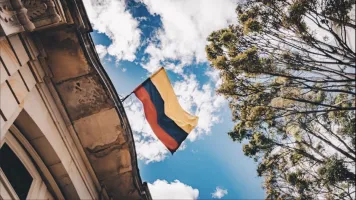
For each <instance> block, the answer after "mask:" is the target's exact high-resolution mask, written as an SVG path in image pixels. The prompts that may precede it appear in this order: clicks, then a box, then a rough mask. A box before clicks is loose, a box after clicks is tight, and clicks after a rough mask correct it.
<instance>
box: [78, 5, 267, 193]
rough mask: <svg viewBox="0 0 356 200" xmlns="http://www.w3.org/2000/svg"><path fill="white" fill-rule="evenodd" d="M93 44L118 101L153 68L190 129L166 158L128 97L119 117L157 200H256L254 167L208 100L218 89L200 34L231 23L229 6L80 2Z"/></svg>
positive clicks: (215, 102)
mask: <svg viewBox="0 0 356 200" xmlns="http://www.w3.org/2000/svg"><path fill="white" fill-rule="evenodd" d="M84 2H85V5H86V8H87V12H88V15H89V17H90V20H91V22H92V25H93V28H94V32H93V33H92V37H93V40H94V42H95V44H96V48H97V51H98V53H99V56H100V58H101V60H102V63H103V66H104V67H105V69H106V70H107V72H108V74H109V76H110V78H111V80H112V82H113V83H114V85H115V87H116V89H117V91H118V93H119V94H120V95H121V96H125V95H127V94H128V93H130V92H131V91H132V90H133V89H134V88H135V87H136V86H138V85H139V84H140V83H141V82H142V81H143V80H145V79H146V78H147V77H148V76H149V74H151V73H152V72H153V71H155V70H156V69H157V68H159V67H160V66H164V67H165V68H166V70H167V71H168V76H169V78H170V80H171V82H172V84H173V87H174V89H175V92H176V94H177V96H178V99H179V102H180V103H181V104H182V107H183V108H185V109H186V110H187V111H189V112H190V113H192V114H194V115H197V116H199V118H200V119H199V124H198V127H197V128H196V129H195V130H194V131H193V132H192V133H191V134H190V135H189V137H188V138H187V140H186V141H185V142H184V143H183V145H182V146H181V148H180V149H179V150H178V151H177V152H176V153H175V154H174V156H171V155H170V153H169V152H168V151H167V150H166V149H165V147H164V146H163V144H162V143H160V141H158V140H157V138H156V136H155V135H154V134H153V132H152V130H151V129H150V127H149V125H148V124H147V122H146V120H145V118H144V113H143V109H142V105H141V103H140V102H139V101H138V100H137V99H136V97H135V96H134V95H132V96H131V97H130V98H128V99H127V100H126V101H125V104H124V106H125V110H126V112H127V115H128V117H129V120H130V122H131V126H132V129H133V131H134V134H135V135H134V137H135V143H136V149H137V153H138V159H139V168H140V173H141V177H142V179H143V180H144V181H147V182H148V183H149V187H150V190H151V193H152V196H153V197H154V198H157V199H172V198H179V199H211V198H222V199H263V197H264V191H263V189H262V187H261V184H262V179H261V178H258V177H257V173H256V163H254V162H253V160H252V159H249V158H247V157H246V156H244V155H243V152H242V147H241V144H239V143H235V142H232V141H231V139H230V138H229V137H228V135H227V132H228V131H229V130H231V129H232V127H233V122H231V113H230V111H229V109H228V105H227V102H226V101H225V100H224V98H223V97H222V96H218V95H216V94H215V92H214V91H215V89H216V87H218V85H219V83H220V81H219V79H218V73H217V72H216V71H213V70H212V69H211V67H210V66H209V64H208V63H207V61H206V57H205V52H204V47H205V44H206V40H205V38H206V37H207V36H208V34H209V33H210V32H211V31H213V30H217V29H220V28H224V27H226V26H227V25H228V24H230V23H233V22H234V20H235V14H234V7H235V5H236V1H235V0H219V1H214V0H194V1H188V0H179V1H173V0H142V1H120V0H100V1H90V0H86V1H84Z"/></svg>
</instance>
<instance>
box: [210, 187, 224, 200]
mask: <svg viewBox="0 0 356 200" xmlns="http://www.w3.org/2000/svg"><path fill="white" fill-rule="evenodd" d="M225 195H227V190H224V189H222V188H220V187H216V189H215V192H214V193H211V197H212V198H214V199H221V198H223V197H224V196H225Z"/></svg>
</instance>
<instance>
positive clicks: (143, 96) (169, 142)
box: [135, 86, 179, 152]
mask: <svg viewBox="0 0 356 200" xmlns="http://www.w3.org/2000/svg"><path fill="white" fill-rule="evenodd" d="M135 95H136V96H137V98H138V99H140V101H141V102H142V104H143V108H144V110H145V115H146V119H147V121H148V123H149V124H150V126H151V128H152V130H153V132H154V133H155V134H156V136H157V137H158V139H159V140H161V141H162V143H163V144H164V145H165V146H166V147H167V148H168V149H169V150H170V151H171V152H174V151H175V150H177V148H178V147H179V145H178V143H177V142H176V141H175V140H174V139H173V138H172V137H171V136H170V135H169V134H167V133H166V132H165V131H164V130H163V129H162V128H161V126H159V125H158V121H157V111H156V108H155V106H154V104H153V103H152V101H151V98H150V95H149V94H148V92H147V91H146V89H145V88H144V87H142V86H140V87H139V88H137V89H136V90H135Z"/></svg>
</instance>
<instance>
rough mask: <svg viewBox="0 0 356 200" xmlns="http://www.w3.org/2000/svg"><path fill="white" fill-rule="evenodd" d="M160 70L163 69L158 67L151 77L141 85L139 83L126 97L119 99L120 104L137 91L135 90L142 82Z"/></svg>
mask: <svg viewBox="0 0 356 200" xmlns="http://www.w3.org/2000/svg"><path fill="white" fill-rule="evenodd" d="M162 69H164V67H160V68H159V69H158V70H157V71H155V72H154V73H153V74H151V76H149V77H148V78H146V80H144V81H143V82H142V83H140V84H139V85H138V86H137V87H136V88H135V89H134V90H133V91H132V92H131V93H130V94H128V95H126V96H125V97H124V98H123V99H121V102H124V101H125V100H126V99H127V98H128V97H129V96H130V95H131V94H133V93H134V92H135V91H136V90H137V88H139V87H140V86H141V85H142V84H143V83H144V82H146V81H147V80H148V79H149V78H151V77H152V76H154V75H156V74H157V73H158V72H159V71H161V70H162Z"/></svg>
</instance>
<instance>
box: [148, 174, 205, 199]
mask: <svg viewBox="0 0 356 200" xmlns="http://www.w3.org/2000/svg"><path fill="white" fill-rule="evenodd" d="M148 187H149V189H150V192H151V194H152V199H198V196H199V190H198V189H194V188H192V187H191V186H189V185H186V184H184V183H182V182H180V181H179V180H175V181H173V182H171V183H168V182H167V181H166V180H160V179H158V180H156V181H155V182H154V183H152V184H151V183H149V184H148Z"/></svg>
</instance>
